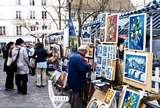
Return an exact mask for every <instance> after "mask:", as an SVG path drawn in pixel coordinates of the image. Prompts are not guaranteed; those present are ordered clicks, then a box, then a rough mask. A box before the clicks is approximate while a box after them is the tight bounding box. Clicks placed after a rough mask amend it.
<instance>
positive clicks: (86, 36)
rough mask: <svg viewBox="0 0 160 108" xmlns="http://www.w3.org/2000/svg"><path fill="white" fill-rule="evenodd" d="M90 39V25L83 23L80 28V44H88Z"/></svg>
mask: <svg viewBox="0 0 160 108" xmlns="http://www.w3.org/2000/svg"><path fill="white" fill-rule="evenodd" d="M90 41H91V26H88V25H85V26H84V27H83V29H82V44H83V45H86V44H89V43H90Z"/></svg>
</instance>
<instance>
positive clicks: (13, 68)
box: [11, 48, 20, 72]
mask: <svg viewBox="0 0 160 108" xmlns="http://www.w3.org/2000/svg"><path fill="white" fill-rule="evenodd" d="M19 52H20V48H19V50H18V54H17V56H16V59H15V60H14V61H13V62H12V63H11V70H12V71H13V72H17V60H18V57H19Z"/></svg>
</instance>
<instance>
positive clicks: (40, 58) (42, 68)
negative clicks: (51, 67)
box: [33, 43, 48, 88]
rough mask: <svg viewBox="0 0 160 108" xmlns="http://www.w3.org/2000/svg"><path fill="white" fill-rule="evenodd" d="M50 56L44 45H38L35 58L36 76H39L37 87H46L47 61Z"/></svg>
mask: <svg viewBox="0 0 160 108" xmlns="http://www.w3.org/2000/svg"><path fill="white" fill-rule="evenodd" d="M47 56H48V53H47V51H46V50H45V49H44V46H43V44H42V43H37V45H36V49H35V54H34V55H33V57H35V58H36V75H37V84H36V86H37V87H39V88H40V87H45V85H46V68H47V61H46V58H47Z"/></svg>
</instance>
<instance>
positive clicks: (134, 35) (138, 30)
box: [128, 13, 146, 51]
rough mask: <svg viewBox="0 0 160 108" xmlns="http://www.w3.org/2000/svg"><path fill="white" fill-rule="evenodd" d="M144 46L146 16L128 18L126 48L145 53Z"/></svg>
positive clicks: (139, 15) (138, 15) (143, 14)
mask: <svg viewBox="0 0 160 108" xmlns="http://www.w3.org/2000/svg"><path fill="white" fill-rule="evenodd" d="M145 45H146V14H145V13H142V14H137V15H131V16H130V17H129V32H128V48H129V49H131V50H141V51H145Z"/></svg>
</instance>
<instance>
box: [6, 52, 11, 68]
mask: <svg viewBox="0 0 160 108" xmlns="http://www.w3.org/2000/svg"><path fill="white" fill-rule="evenodd" d="M11 52H12V51H11V50H9V55H8V58H7V63H6V65H7V66H10V65H11V63H12V57H11V55H12V53H11Z"/></svg>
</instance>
